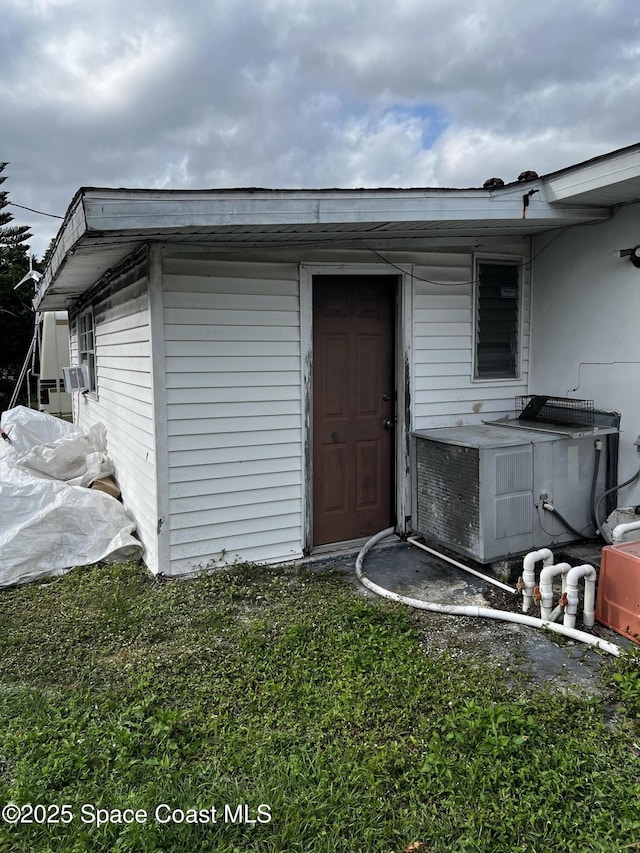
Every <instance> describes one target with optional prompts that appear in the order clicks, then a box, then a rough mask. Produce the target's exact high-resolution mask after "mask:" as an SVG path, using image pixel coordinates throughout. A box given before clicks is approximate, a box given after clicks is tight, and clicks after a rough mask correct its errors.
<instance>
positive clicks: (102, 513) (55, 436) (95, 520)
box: [0, 406, 142, 587]
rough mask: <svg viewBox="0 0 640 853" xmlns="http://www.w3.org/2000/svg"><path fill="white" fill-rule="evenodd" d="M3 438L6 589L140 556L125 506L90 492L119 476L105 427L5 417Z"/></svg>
mask: <svg viewBox="0 0 640 853" xmlns="http://www.w3.org/2000/svg"><path fill="white" fill-rule="evenodd" d="M1 426H2V430H3V432H4V433H5V434H6V435H7V436H8V438H9V441H4V440H0V587H4V586H10V585H12V584H17V583H26V582H27V581H32V580H35V579H37V578H40V577H46V576H52V575H61V574H64V572H66V571H68V570H69V569H71V568H73V567H74V566H82V565H87V564H90V563H97V562H99V561H101V560H109V561H119V560H131V559H138V558H139V557H140V556H141V553H142V545H141V544H140V542H139V541H138V540H137V539H135V538H134V537H133V535H132V533H133V531H134V530H135V525H134V524H133V522H132V521H131V519H130V518H129V516H128V515H127V514H126V512H125V509H124V507H123V506H122V504H121V503H120V502H119V501H117V500H116V499H115V498H112V497H111V496H110V495H107V494H105V493H104V492H101V491H98V490H95V489H89V488H86V486H88V485H89V484H90V483H92V482H93V480H95V479H97V478H99V477H104V476H108V475H109V474H111V473H113V468H112V466H111V463H110V462H109V459H108V457H107V455H106V451H105V441H104V427H102V425H97V426H95V427H93V428H92V429H91V430H89V431H88V432H87V433H84V432H82V431H81V430H80V429H78V428H77V427H75V426H73V425H72V424H69V423H67V422H66V421H63V420H60V419H59V418H54V417H52V416H51V415H48V414H46V413H45V412H36V411H34V410H33V409H28V408H26V407H24V406H17V407H16V408H14V409H10V410H9V411H7V412H4V413H3V415H2V420H1Z"/></svg>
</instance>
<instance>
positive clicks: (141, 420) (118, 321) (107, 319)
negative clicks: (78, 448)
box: [71, 265, 161, 572]
mask: <svg viewBox="0 0 640 853" xmlns="http://www.w3.org/2000/svg"><path fill="white" fill-rule="evenodd" d="M92 305H93V311H94V322H95V352H96V374H97V393H96V394H85V395H83V396H82V397H81V398H80V401H79V403H80V405H79V408H78V402H77V401H76V406H75V409H76V411H75V419H76V421H77V422H79V424H80V426H81V427H89V426H91V424H93V423H96V422H102V423H103V424H104V425H105V427H106V430H107V451H108V454H109V457H110V458H111V460H112V461H113V464H114V467H115V476H116V479H117V481H118V484H119V486H120V489H121V491H122V498H123V503H124V505H125V507H126V509H127V511H128V513H129V515H130V516H131V517H132V518H133V519H134V521H135V523H136V526H137V535H138V536H139V538H140V539H141V541H142V543H143V545H144V547H145V552H144V561H145V563H146V565H147V566H148V568H149V569H150V570H151V571H154V572H156V571H158V570H160V569H161V567H159V566H158V552H157V536H156V525H157V510H156V466H155V440H154V422H153V396H152V386H151V348H150V334H149V298H148V291H147V280H146V273H145V270H144V268H143V266H142V265H138V266H137V267H134V268H133V269H132V270H131V271H130V272H128V273H126V274H123V275H122V276H121V280H120V281H118V280H116V281H115V282H112V283H110V285H109V287H108V289H106V290H105V291H104V292H103V293H102V294H101V295H99V296H98V297H97V299H96V301H94V302H93V303H92ZM71 344H72V360H73V363H76V364H77V336H76V327H75V323H72V337H71Z"/></svg>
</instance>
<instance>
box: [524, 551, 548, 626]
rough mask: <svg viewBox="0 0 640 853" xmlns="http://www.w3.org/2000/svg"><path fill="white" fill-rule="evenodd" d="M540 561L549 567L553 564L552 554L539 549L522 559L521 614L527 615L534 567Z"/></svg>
mask: <svg viewBox="0 0 640 853" xmlns="http://www.w3.org/2000/svg"><path fill="white" fill-rule="evenodd" d="M540 560H542V564H543V566H550V565H552V563H553V553H552V552H551V551H550V550H549V548H540V550H538V551H531V552H530V553H529V554H527V555H526V556H525V558H524V562H523V564H522V582H523V583H524V589H523V590H522V612H523V613H527V611H528V610H529V608H530V607H531V604H532V602H533V590H534V588H535V584H536V575H535V567H536V563H538V562H539V561H540Z"/></svg>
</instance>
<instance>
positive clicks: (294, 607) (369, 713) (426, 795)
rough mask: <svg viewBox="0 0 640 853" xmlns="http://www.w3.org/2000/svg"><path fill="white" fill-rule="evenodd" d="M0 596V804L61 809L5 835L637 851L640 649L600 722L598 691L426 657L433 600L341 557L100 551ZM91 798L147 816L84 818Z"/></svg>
mask: <svg viewBox="0 0 640 853" xmlns="http://www.w3.org/2000/svg"><path fill="white" fill-rule="evenodd" d="M0 606H1V607H2V619H1V621H0V723H1V729H0V806H3V805H5V804H6V803H8V802H11V803H16V804H19V805H21V806H22V805H24V804H27V803H30V804H32V805H35V804H41V805H45V806H47V805H53V806H56V807H60V808H61V807H62V806H63V805H67V806H68V808H67V809H66V810H62V811H61V812H59V814H58V816H59V817H63V818H65V819H68V820H69V823H68V824H61V823H59V824H57V825H42V824H41V823H38V822H35V823H32V824H26V825H13V826H12V825H8V824H7V823H0V850H3V851H4V850H7V851H16V852H17V853H19V851H82V853H84V851H167V853H173V851H185V853H187V851H189V853H192V851H216V853H218V851H219V853H234V851H238V853H240V851H241V853H245V851H256V853H257V851H273V853H284V851H287V853H289V851H300V853H303V851H304V853H315V851H318V853H319V852H320V851H364V853H369V851H371V853H378V851H379V853H389V851H392V850H393V851H398V853H400V851H401V850H404V849H405V848H407V847H408V846H409V845H410V844H412V843H413V842H416V841H419V842H421V846H420V848H416V849H419V850H420V851H421V853H439V851H487V853H489V851H491V853H497V851H505V853H512V851H529V853H549V851H576V853H578V851H579V853H586V851H621V850H623V849H626V850H629V849H636V848H639V849H640V763H639V759H638V758H637V757H636V755H635V750H634V748H633V744H634V742H635V741H636V740H637V739H640V676H639V675H638V666H637V658H635V657H630V658H628V659H625V660H624V661H623V662H622V663H621V664H619V665H617V666H616V667H614V668H612V671H611V689H612V690H614V691H616V693H615V696H614V701H615V702H617V704H618V707H617V719H618V725H617V727H616V728H615V729H614V730H612V729H611V728H610V727H607V726H606V725H605V702H610V701H612V699H611V697H608V698H606V699H602V700H597V701H596V700H593V699H586V698H585V699H580V698H576V697H575V696H567V695H562V694H560V693H555V694H552V693H549V692H533V691H531V690H529V689H528V686H527V685H526V684H525V683H519V682H518V680H517V678H515V679H514V673H513V671H511V672H510V673H508V678H509V680H508V681H507V680H506V675H507V674H506V673H505V672H504V668H502V667H500V666H499V665H498V664H497V663H495V662H492V661H491V660H482V659H478V655H477V654H476V655H470V654H469V655H467V654H464V653H462V652H461V650H460V649H457V650H455V653H454V652H451V653H450V652H448V651H445V650H442V651H434V650H431V651H430V652H429V654H428V655H427V654H425V652H424V650H423V648H422V646H421V644H420V634H421V632H422V631H423V630H427V629H428V627H429V624H430V618H432V617H430V615H429V614H425V613H416V612H413V611H410V610H406V609H403V608H401V607H399V606H394V605H390V604H388V603H387V602H383V601H378V600H375V601H369V600H367V599H365V598H363V597H362V596H361V595H360V594H359V593H358V592H357V591H356V590H355V589H354V587H353V585H352V584H351V583H350V582H349V581H348V580H346V579H345V578H344V576H342V575H340V574H337V573H335V574H334V573H324V574H322V573H312V572H308V571H304V570H301V569H297V568H290V569H282V570H273V569H265V568H260V567H255V566H240V567H236V568H234V569H232V570H229V571H225V572H220V573H217V574H214V575H212V576H209V577H202V578H199V579H197V580H195V581H189V582H187V581H182V582H171V583H155V582H154V581H152V580H151V579H150V578H149V577H148V576H147V575H146V574H145V573H144V572H143V571H142V570H141V569H139V568H137V567H135V566H118V567H110V568H104V567H93V568H87V569H79V570H76V571H74V572H72V573H70V574H69V575H67V576H66V577H64V578H62V579H60V580H58V581H55V582H51V583H44V584H43V583H41V584H31V585H29V586H25V587H21V588H17V589H13V590H8V591H4V592H3V593H1V594H0ZM83 804H86V808H85V810H84V812H83V808H82V807H83ZM159 804H166V805H167V806H168V807H169V809H168V810H164V811H163V812H162V813H161V814H160V818H162V819H164V818H165V817H168V816H169V814H170V812H171V810H174V809H180V810H181V811H182V812H184V816H185V819H186V818H187V817H188V818H189V819H191V818H194V819H195V818H196V817H197V814H196V810H200V811H202V812H206V814H207V815H208V816H209V817H211V807H213V806H215V807H217V808H218V810H219V811H218V813H217V816H216V817H217V819H216V822H215V823H214V822H212V821H211V820H209V822H208V823H189V822H186V820H185V822H182V823H175V822H167V823H162V822H158V821H156V820H155V819H154V809H155V808H156V807H157V806H158V805H159ZM225 804H226V805H228V806H231V807H232V809H231V812H228V813H227V818H228V820H227V821H226V822H225V820H224V806H225ZM237 805H242V806H243V807H244V806H245V805H246V812H245V811H244V808H243V810H242V811H241V812H237V811H236V807H237ZM90 806H91V807H96V808H98V807H99V808H102V809H107V810H110V809H120V810H124V809H133V810H135V809H142V810H145V811H146V812H147V819H146V821H143V822H141V823H130V824H117V823H114V822H107V823H104V825H102V826H100V827H98V826H96V825H95V822H94V823H92V822H91V819H92V817H93V815H94V814H95V812H94V811H92V810H91V809H90V808H89V807H90ZM260 806H263V807H264V808H262V809H261V810H260V808H259V807H260ZM266 807H268V809H267V808H266ZM190 809H192V810H194V811H193V812H189V810H190ZM49 815H53V811H50V812H49ZM240 815H242V817H243V821H240V820H239V818H240ZM34 816H36V817H38V818H41V817H42V814H41V813H40V812H39V811H37V810H36V811H34ZM111 817H112V818H113V817H117V815H112V816H111ZM176 817H180V813H178V814H177V815H176ZM230 818H234V819H235V820H236V822H232V821H231V820H230ZM244 818H248V819H249V821H245V820H244ZM83 819H84V820H83ZM199 819H203V815H200V817H199ZM84 821H86V822H84ZM250 821H255V822H253V823H252V822H250Z"/></svg>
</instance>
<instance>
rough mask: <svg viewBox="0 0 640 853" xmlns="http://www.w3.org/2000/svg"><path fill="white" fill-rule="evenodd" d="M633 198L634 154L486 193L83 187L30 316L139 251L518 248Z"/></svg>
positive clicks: (637, 183)
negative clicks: (487, 240) (470, 244)
mask: <svg viewBox="0 0 640 853" xmlns="http://www.w3.org/2000/svg"><path fill="white" fill-rule="evenodd" d="M607 175H608V178H607ZM607 180H608V181H609V183H607ZM639 190H640V144H639V145H636V146H632V147H631V148H630V149H624V150H622V151H620V152H614V153H613V154H611V155H607V156H605V157H602V158H596V159H595V160H593V161H588V162H587V163H585V164H581V165H579V166H574V167H571V168H570V169H566V170H563V171H562V172H556V173H553V174H552V175H549V176H547V177H545V178H539V179H535V180H533V181H527V182H524V183H513V184H508V185H506V186H503V187H499V188H494V189H353V190H341V189H319V190H268V189H228V190H143V189H100V188H83V189H80V190H79V191H78V193H77V194H76V196H75V198H74V199H73V201H72V203H71V205H70V207H69V210H68V211H67V215H66V217H65V220H64V222H63V224H62V227H61V229H60V232H59V233H58V236H57V238H56V241H55V245H54V249H53V252H52V255H51V258H50V260H49V264H48V266H47V269H46V270H45V274H44V277H43V279H42V280H41V282H40V283H39V286H38V289H37V292H36V297H35V300H34V305H35V306H36V308H38V310H41V311H45V310H58V309H65V308H68V307H69V306H70V305H71V304H72V303H73V302H74V301H75V300H77V299H79V298H80V297H81V296H82V294H83V293H85V292H86V291H87V290H88V289H89V288H90V287H91V286H92V285H94V284H95V283H96V282H97V281H99V280H100V278H101V277H103V276H104V275H105V274H106V273H107V272H108V271H109V270H110V269H112V268H113V267H115V266H117V265H118V264H119V263H120V262H122V261H123V260H124V259H125V258H126V257H128V256H129V255H130V254H131V253H132V252H133V251H135V250H136V249H137V248H138V247H139V246H141V245H143V244H145V243H157V242H160V243H170V244H183V245H185V246H188V245H190V246H194V247H199V248H200V249H207V250H209V251H216V250H217V251H232V250H260V249H262V250H282V251H298V253H300V256H301V257H304V252H305V251H309V252H311V251H315V250H317V249H322V248H325V249H340V248H371V249H393V248H396V247H402V248H411V247H417V246H418V245H420V244H424V243H425V241H429V242H431V243H432V242H433V241H434V240H442V241H447V240H452V239H461V238H467V239H469V240H470V241H474V242H475V241H478V240H479V239H482V238H483V237H523V236H530V235H533V234H539V233H542V232H544V231H548V230H553V229H558V228H563V227H567V226H572V225H579V224H586V223H592V222H597V221H599V220H604V219H607V218H608V217H609V216H610V214H611V208H612V206H613V205H614V204H619V203H621V201H628V200H637V199H638V198H640V191H639Z"/></svg>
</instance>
